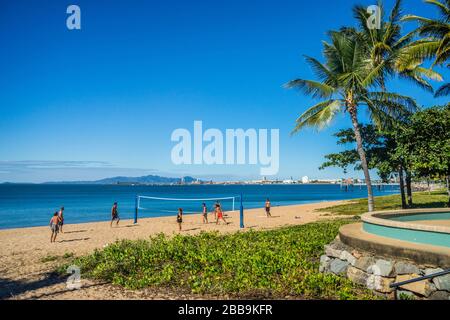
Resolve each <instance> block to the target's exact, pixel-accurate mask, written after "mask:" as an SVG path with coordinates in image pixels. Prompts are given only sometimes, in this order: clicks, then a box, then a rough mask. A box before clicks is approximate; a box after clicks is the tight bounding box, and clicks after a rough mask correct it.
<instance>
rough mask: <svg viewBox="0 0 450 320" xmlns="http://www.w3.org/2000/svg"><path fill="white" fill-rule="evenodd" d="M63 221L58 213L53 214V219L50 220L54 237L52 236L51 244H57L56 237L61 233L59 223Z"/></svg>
mask: <svg viewBox="0 0 450 320" xmlns="http://www.w3.org/2000/svg"><path fill="white" fill-rule="evenodd" d="M60 222H61V219H60V217H59V215H58V211H56V212H55V213H54V214H53V217H52V218H51V219H50V230H52V235H51V236H50V242H56V236H57V235H58V232H59V223H60Z"/></svg>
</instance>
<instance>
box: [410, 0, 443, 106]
mask: <svg viewBox="0 0 450 320" xmlns="http://www.w3.org/2000/svg"><path fill="white" fill-rule="evenodd" d="M425 2H426V3H428V4H430V5H433V6H434V7H436V8H437V9H438V11H439V13H440V17H439V18H438V19H429V18H424V17H420V16H416V15H406V16H404V17H403V18H402V20H403V21H416V22H418V23H419V27H418V28H417V30H415V32H416V33H417V34H418V35H420V36H421V37H422V38H421V39H419V40H416V41H415V42H413V43H411V44H410V45H409V49H408V55H409V57H412V58H429V59H433V66H434V65H445V64H446V65H447V67H450V64H449V58H450V0H425ZM449 94H450V84H449V83H447V84H445V85H443V86H442V87H441V88H439V89H438V90H437V92H436V94H435V95H436V96H437V97H438V96H445V95H449Z"/></svg>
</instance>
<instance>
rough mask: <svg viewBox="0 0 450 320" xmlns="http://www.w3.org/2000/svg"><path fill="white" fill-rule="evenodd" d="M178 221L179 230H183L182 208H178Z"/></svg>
mask: <svg viewBox="0 0 450 320" xmlns="http://www.w3.org/2000/svg"><path fill="white" fill-rule="evenodd" d="M177 223H178V231H180V232H181V224H182V223H183V209H182V208H178V214H177Z"/></svg>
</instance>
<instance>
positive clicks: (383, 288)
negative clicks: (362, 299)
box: [367, 274, 394, 293]
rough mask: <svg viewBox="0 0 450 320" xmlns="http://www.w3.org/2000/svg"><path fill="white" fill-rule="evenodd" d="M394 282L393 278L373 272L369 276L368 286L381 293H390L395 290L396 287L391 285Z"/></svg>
mask: <svg viewBox="0 0 450 320" xmlns="http://www.w3.org/2000/svg"><path fill="white" fill-rule="evenodd" d="M393 282H394V279H393V278H385V277H382V276H379V275H375V274H371V275H369V277H368V278H367V288H369V289H372V290H376V291H378V292H381V293H390V292H392V291H394V289H393V288H391V287H390V285H391V283H393Z"/></svg>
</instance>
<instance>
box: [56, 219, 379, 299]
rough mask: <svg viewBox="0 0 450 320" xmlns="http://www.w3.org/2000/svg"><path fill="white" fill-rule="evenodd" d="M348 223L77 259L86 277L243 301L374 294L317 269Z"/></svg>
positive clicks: (165, 242) (154, 243) (210, 237)
mask: <svg viewBox="0 0 450 320" xmlns="http://www.w3.org/2000/svg"><path fill="white" fill-rule="evenodd" d="M349 222H351V220H348V219H346V220H335V221H324V222H318V223H311V224H307V225H301V226H294V227H284V228H280V229H276V230H269V231H248V232H237V233H233V234H225V235H222V234H219V233H201V234H199V235H195V236H190V235H176V236H174V237H167V236H165V235H163V234H160V235H157V236H154V237H151V238H150V239H149V240H138V241H126V240H124V241H120V242H116V243H114V244H111V245H109V246H107V247H106V248H104V249H102V250H97V251H95V252H94V253H93V254H91V255H88V256H85V257H81V258H78V259H76V260H75V261H74V263H75V264H76V265H78V266H80V268H81V270H82V272H83V276H84V277H89V278H93V279H99V280H103V281H104V280H106V281H109V282H111V283H113V284H116V285H121V286H123V287H126V288H129V289H141V288H147V287H154V288H158V287H159V288H161V287H164V288H171V289H173V290H175V292H192V293H198V294H214V295H230V296H234V297H240V298H242V297H244V298H245V297H247V298H254V297H260V298H261V297H267V298H285V297H286V296H292V297H297V298H308V299H313V298H317V299H357V298H358V299H372V298H376V297H375V296H373V295H372V294H371V293H369V291H367V290H365V289H363V288H361V287H358V286H357V285H354V284H352V283H351V282H350V281H349V280H348V279H345V278H343V277H339V276H336V275H332V274H323V273H320V272H319V258H320V255H321V254H323V250H324V245H325V244H328V243H329V242H331V241H332V240H333V239H334V238H335V236H336V234H337V232H338V229H339V227H340V226H341V225H343V224H345V223H349ZM62 270H63V271H64V270H65V269H64V268H63V269H62Z"/></svg>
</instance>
